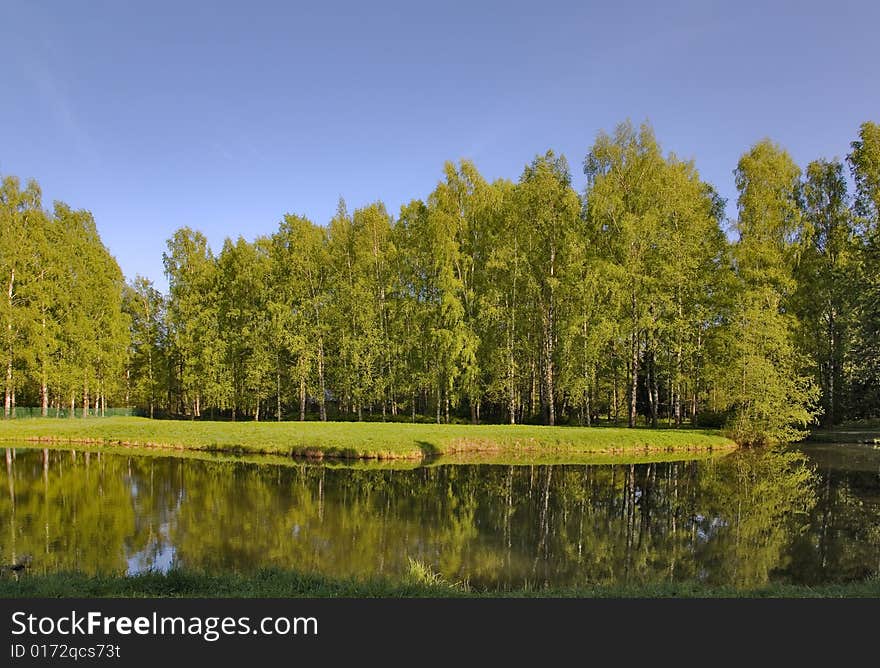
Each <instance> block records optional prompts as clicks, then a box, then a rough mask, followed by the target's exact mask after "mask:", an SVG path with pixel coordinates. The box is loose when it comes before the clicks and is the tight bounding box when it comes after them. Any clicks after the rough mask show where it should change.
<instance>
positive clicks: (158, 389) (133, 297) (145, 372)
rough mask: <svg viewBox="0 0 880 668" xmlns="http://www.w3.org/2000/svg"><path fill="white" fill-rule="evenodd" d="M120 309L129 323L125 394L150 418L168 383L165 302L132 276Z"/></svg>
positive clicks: (149, 284) (143, 280) (144, 280)
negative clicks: (142, 406)
mask: <svg viewBox="0 0 880 668" xmlns="http://www.w3.org/2000/svg"><path fill="white" fill-rule="evenodd" d="M123 308H124V310H125V312H126V313H127V314H128V317H129V319H130V321H131V351H130V353H129V362H128V369H127V374H126V377H127V380H128V381H129V382H128V387H127V391H126V395H127V398H128V397H130V398H131V399H132V400H134V401H135V402H136V403H137V404H139V405H146V406H147V410H148V411H149V416H150V418H152V417H154V416H155V412H156V408H157V406H158V405H159V404H160V402H161V395H162V389H163V388H164V387H165V386H166V383H167V378H166V374H165V355H166V349H165V347H166V337H167V332H166V314H165V299H164V297H163V296H162V293H160V292H159V291H158V290H157V289H156V288H155V287H154V286H153V282H152V281H150V280H149V279H147V278H144V277H143V276H135V278H134V281H132V283H131V284H130V285H128V286H126V290H125V297H124V300H123ZM126 403H129V402H128V401H126Z"/></svg>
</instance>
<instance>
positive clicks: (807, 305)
mask: <svg viewBox="0 0 880 668" xmlns="http://www.w3.org/2000/svg"><path fill="white" fill-rule="evenodd" d="M878 127H880V126H877V124H875V123H865V124H863V125H862V127H861V128H860V132H859V137H858V139H857V140H856V141H854V142H853V143H852V151H851V153H850V155H849V156H847V163H848V164H849V167H850V169H851V171H852V175H853V182H854V183H855V192H854V193H852V194H850V193H848V192H847V182H846V180H845V179H844V176H843V167H842V163H841V162H840V161H838V160H830V161H829V160H825V159H818V160H815V161H814V162H812V163H810V164H809V165H808V166H807V168H806V170H805V172H804V173H803V174H802V173H801V170H800V169H799V168H798V166H797V165H795V164H794V162H793V161H792V160H791V158H790V156H788V154H787V153H786V152H785V151H784V150H782V149H781V148H780V147H778V146H776V145H775V144H773V143H772V142H771V141H769V140H764V141H761V142H758V143H757V144H756V145H755V146H754V147H752V149H751V150H749V151H748V152H747V153H745V154H744V155H743V156H742V158H741V159H740V161H739V164H738V167H737V169H736V172H735V174H736V183H737V188H738V190H739V197H738V201H737V203H738V209H739V214H738V218H737V220H736V221H735V224H734V226H733V232H734V235H733V236H734V237H735V239H734V240H733V241H732V242H731V241H729V240H728V239H727V237H726V236H725V232H724V229H723V225H724V211H725V202H724V201H723V200H721V199H720V198H719V196H718V194H717V191H716V190H715V189H714V188H713V187H712V186H711V185H710V184H708V183H706V182H704V181H703V180H702V179H701V178H700V174H699V173H698V171H697V169H696V167H695V165H694V163H693V162H691V161H687V160H682V159H680V158H678V157H677V156H676V155H674V154H672V153H664V152H663V150H662V149H661V146H660V144H659V142H658V141H657V138H656V137H655V136H654V132H653V130H652V128H651V127H650V125H648V124H647V123H645V124H643V125H641V126H638V127H636V126H634V125H633V124H631V123H629V122H626V123H622V124H620V125H619V126H618V127H616V128H615V129H614V131H613V132H611V133H605V132H600V133H599V134H598V136H597V137H596V140H595V142H594V143H593V145H592V146H591V148H590V149H589V152H588V154H587V156H586V158H585V160H584V164H583V166H584V173H585V175H586V182H585V186H586V187H585V189H584V192H583V196H582V197H579V196H578V193H577V191H576V190H575V188H574V187H573V185H572V181H571V175H570V174H569V171H568V166H567V162H566V160H565V158H564V156H559V155H556V154H554V153H553V152H552V151H548V152H547V153H545V154H542V155H539V156H537V157H536V158H535V159H534V160H533V161H532V162H530V163H529V164H528V165H526V166H525V168H524V170H523V172H522V175H521V177H520V179H519V181H518V182H517V183H511V182H509V181H504V180H498V181H495V182H489V181H487V180H486V179H485V178H484V177H483V176H482V175H481V174H480V173H479V171H478V170H477V168H476V166H475V165H474V164H473V163H472V162H470V161H467V160H462V161H461V162H459V163H457V164H454V163H446V164H445V165H444V168H443V172H442V175H441V179H440V181H439V182H438V183H437V185H436V186H435V187H434V189H433V190H432V191H431V192H430V193H429V194H428V196H427V197H426V198H425V199H424V200H414V201H412V202H410V203H409V204H407V205H405V206H403V207H401V209H400V211H399V214H398V215H397V217H395V216H393V215H392V214H391V213H390V212H388V211H387V210H386V208H385V206H384V205H383V204H382V203H381V202H378V201H377V202H374V203H372V204H368V205H366V206H363V207H360V208H357V209H356V210H354V212H353V213H349V211H348V210H347V209H346V207H345V204H344V202H343V201H342V200H340V205H339V208H338V210H337V213H336V215H335V216H334V217H333V219H332V220H331V221H329V225H327V226H326V227H324V226H321V225H318V224H316V223H314V222H312V221H310V220H308V219H306V218H304V217H301V216H296V215H292V214H287V215H285V216H284V217H283V219H282V220H281V221H280V222H279V225H278V229H277V231H276V232H275V233H274V234H272V235H271V236H269V237H261V238H257V239H255V240H253V241H249V240H246V239H244V238H242V237H239V238H238V239H236V240H231V239H227V240H226V241H225V242H224V244H223V246H222V249H221V251H220V253H219V254H215V253H214V252H212V250H211V248H210V247H209V246H208V241H207V239H206V237H205V236H204V235H203V234H202V233H201V232H198V231H195V230H192V229H189V228H181V229H179V230H177V231H176V232H175V233H174V234H173V235H172V237H171V238H170V239H169V240H168V242H167V245H168V249H167V252H166V253H165V254H164V255H163V259H164V264H165V271H166V275H167V277H168V282H169V290H168V295H161V294H159V293H158V292H156V290H155V288H154V287H153V286H152V285H150V284H149V282H147V281H145V280H144V279H142V278H139V277H136V278H135V279H134V280H133V281H132V282H131V284H130V285H129V286H124V285H123V282H122V275H121V272H120V271H119V267H118V266H117V265H116V263H115V260H113V258H112V257H111V256H110V255H109V253H108V252H107V249H106V248H104V246H103V245H102V244H101V241H100V238H99V237H98V234H97V229H96V227H95V221H94V220H93V219H92V217H91V215H90V214H89V213H88V212H87V211H73V210H71V209H70V208H69V207H67V206H66V205H64V204H61V203H59V204H57V205H56V207H55V209H54V210H53V211H52V212H51V213H49V212H47V211H44V210H43V208H42V204H41V193H40V190H39V187H38V186H37V185H36V184H35V183H30V184H28V185H27V186H25V187H24V188H22V186H21V185H20V183H19V181H18V180H17V179H15V178H14V177H6V178H4V179H3V182H2V188H0V223H2V228H0V250H2V252H0V278H2V281H3V282H2V286H3V288H4V290H3V293H2V297H0V321H2V322H0V362H2V363H3V364H2V366H3V369H2V373H3V375H4V377H5V398H6V414H7V415H9V416H12V415H14V411H13V408H14V406H15V405H16V404H19V405H21V404H29V405H31V406H35V405H38V404H42V406H41V412H42V413H43V414H48V413H50V407H51V408H53V409H54V411H55V413H56V414H60V413H61V408H62V406H63V407H65V408H67V412H68V413H70V412H71V411H70V410H69V407H70V406H71V405H73V404H81V405H82V406H85V407H86V410H85V414H89V413H91V412H95V411H97V412H101V411H104V412H106V408H105V405H106V403H107V401H108V400H109V401H111V402H114V401H115V402H116V403H117V404H119V403H124V404H135V405H136V406H138V407H140V408H141V409H142V410H143V411H144V412H146V413H148V414H151V415H162V416H165V415H171V416H178V417H189V418H201V417H203V416H204V417H212V418H216V417H222V418H225V419H233V420H234V419H243V418H244V419H253V420H260V419H266V418H267V417H269V418H272V419H275V420H282V419H285V418H291V417H298V418H299V419H300V420H305V419H307V418H318V419H321V420H327V419H331V418H332V419H344V420H354V419H357V420H379V419H381V420H391V421H396V422H399V421H401V420H404V419H408V420H409V421H412V422H419V421H425V420H428V419H431V420H434V421H436V422H447V423H456V422H464V421H470V422H473V423H479V422H481V421H489V422H509V423H537V422H543V423H546V424H556V423H558V424H579V425H591V424H595V423H596V422H598V421H601V420H604V421H607V422H613V423H615V424H620V423H623V422H625V423H627V424H628V425H629V426H631V427H635V426H638V425H642V424H650V425H652V426H659V425H660V424H661V422H665V423H666V424H667V425H670V426H675V427H680V426H683V425H685V424H690V425H695V424H698V422H699V419H700V418H699V416H701V415H702V416H704V418H705V417H706V416H712V417H711V419H712V420H714V421H715V423H717V422H718V420H719V419H721V418H720V417H719V416H729V420H728V426H729V428H730V429H731V433H732V434H734V435H735V436H736V437H737V438H738V439H739V440H741V441H744V442H770V441H777V440H780V439H790V438H797V437H799V436H801V435H802V434H803V433H804V430H805V428H806V426H807V425H808V424H810V423H811V422H813V421H814V419H815V418H817V417H821V419H822V420H823V421H824V423H825V424H833V423H835V422H838V421H840V420H843V419H847V418H867V417H871V416H873V415H876V414H877V411H878V410H880V380H878V378H880V343H878V341H880V269H878V267H880V250H878V249H880V222H878V211H880V209H878V202H880V195H878V193H880V176H878V174H880V171H878V165H880V129H878ZM817 388H818V389H817ZM817 392H819V399H818V403H817ZM80 410H81V411H82V409H80Z"/></svg>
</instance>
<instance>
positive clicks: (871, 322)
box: [847, 123, 880, 417]
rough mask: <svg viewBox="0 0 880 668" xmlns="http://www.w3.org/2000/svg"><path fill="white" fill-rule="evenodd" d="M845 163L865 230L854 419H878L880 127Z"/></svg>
mask: <svg viewBox="0 0 880 668" xmlns="http://www.w3.org/2000/svg"><path fill="white" fill-rule="evenodd" d="M847 162H848V163H849V165H850V169H851V171H852V175H853V180H854V181H855V184H856V203H855V213H856V215H857V216H859V222H860V224H861V228H862V234H861V239H860V247H859V252H858V260H857V265H856V266H857V267H858V271H857V289H856V291H855V292H856V294H857V298H856V300H855V301H856V304H855V311H856V316H855V317H856V320H857V323H856V324H855V325H854V327H853V343H852V365H853V388H852V404H853V407H852V410H853V416H854V417H871V416H872V415H877V414H880V125H878V124H877V123H864V124H862V127H861V128H860V131H859V138H858V139H857V140H856V141H854V142H853V143H852V151H851V152H850V154H849V156H847Z"/></svg>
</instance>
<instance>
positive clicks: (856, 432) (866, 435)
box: [808, 418, 880, 445]
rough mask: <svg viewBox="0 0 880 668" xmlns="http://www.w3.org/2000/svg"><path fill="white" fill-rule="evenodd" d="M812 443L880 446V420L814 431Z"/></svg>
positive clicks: (860, 421)
mask: <svg viewBox="0 0 880 668" xmlns="http://www.w3.org/2000/svg"><path fill="white" fill-rule="evenodd" d="M808 440H810V441H815V442H817V443H867V444H871V445H880V418H874V419H871V420H856V421H853V422H844V423H843V424H839V425H835V426H833V427H829V428H822V429H814V430H813V431H812V432H811V433H810V437H809V439H808Z"/></svg>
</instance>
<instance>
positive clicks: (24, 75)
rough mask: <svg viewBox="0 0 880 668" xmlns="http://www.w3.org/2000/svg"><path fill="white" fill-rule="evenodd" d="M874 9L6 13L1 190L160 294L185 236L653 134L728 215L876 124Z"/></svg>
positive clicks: (418, 189)
mask: <svg viewBox="0 0 880 668" xmlns="http://www.w3.org/2000/svg"><path fill="white" fill-rule="evenodd" d="M878 25H880V2H875V1H873V0H868V1H863V2H847V1H845V0H844V1H841V0H837V1H835V2H821V3H813V2H712V1H708V0H707V1H703V2H700V1H694V2H666V3H655V2H628V1H620V2H615V3H607V2H564V3H563V2H558V3H557V2H552V1H549V0H544V1H541V2H534V1H533V2H528V3H520V2H503V3H502V2H479V1H477V0H471V1H470V2H457V1H454V0H453V1H445V2H431V3H417V2H397V3H390V2H380V1H378V0H377V1H375V2H355V3H339V2H321V3H317V2H316V3H304V4H302V5H298V4H297V3H293V2H259V1H256V0H254V1H249V2H246V3H245V2H237V3H224V2H210V3H209V2H202V3H195V2H183V1H179V2H164V1H153V2H112V1H108V2H99V1H94V2H46V1H44V0H27V1H26V2H23V1H19V0H11V1H10V0H2V9H0V59H2V63H3V77H2V79H3V85H2V87H0V174H16V175H18V176H21V177H24V178H27V177H34V178H36V179H37V180H38V181H39V182H40V184H41V186H42V188H43V193H44V199H45V203H46V204H47V205H50V204H51V202H52V201H53V200H55V199H60V200H63V201H66V202H68V203H69V204H71V205H72V206H75V207H82V208H87V209H89V210H91V211H92V212H93V213H94V215H95V218H96V221H97V224H98V229H99V231H100V233H101V235H102V238H103V239H104V242H105V244H106V245H107V246H108V247H109V248H110V250H111V252H112V253H113V254H114V255H115V256H116V258H117V259H118V261H119V263H120V265H121V266H122V269H123V271H124V272H125V274H126V276H128V277H133V276H134V275H135V274H136V273H139V274H142V275H145V276H147V277H149V278H151V279H153V280H154V281H156V284H157V286H159V287H160V288H162V289H164V288H165V287H166V281H165V279H164V276H163V275H162V252H163V250H165V240H166V239H167V238H168V237H169V236H170V235H171V233H172V232H173V231H174V230H175V229H176V228H178V227H180V226H183V225H189V226H190V227H194V228H197V229H200V230H202V231H203V232H205V234H206V235H207V236H208V239H209V240H210V242H211V245H212V247H213V248H214V249H215V250H219V248H220V247H221V245H222V243H223V239H224V238H225V237H227V236H233V237H235V236H238V235H239V234H241V235H243V236H245V237H246V238H248V239H252V238H253V237H255V236H257V235H260V234H268V233H271V232H272V231H273V230H274V229H275V228H276V226H277V223H278V221H279V220H280V218H281V216H282V215H283V214H284V213H285V212H292V213H300V214H304V215H307V216H309V217H310V218H311V219H312V220H314V221H316V222H318V223H321V224H325V223H326V222H327V221H328V220H329V218H330V217H331V216H332V214H333V211H334V210H335V208H336V202H337V199H338V198H339V197H340V196H343V197H345V199H346V201H347V203H348V205H349V209H350V210H351V209H353V208H355V207H358V206H362V205H364V204H367V203H369V202H371V201H374V200H376V199H381V200H383V201H384V202H385V203H386V205H387V206H388V208H389V211H391V212H392V213H393V214H396V213H397V212H398V210H399V207H400V205H401V204H402V203H405V202H408V201H409V200H410V199H413V198H417V197H419V198H421V197H425V196H427V194H428V193H429V192H430V191H431V190H432V188H433V187H434V185H435V184H436V182H437V181H438V179H439V178H440V176H441V170H442V165H443V162H444V161H445V160H458V159H460V158H470V159H472V160H474V161H475V163H476V164H477V166H478V167H479V169H480V171H481V172H482V173H483V175H484V176H485V177H487V178H489V179H494V178H497V177H506V178H510V179H516V178H518V177H519V174H520V173H521V171H522V168H523V165H524V164H525V163H526V162H528V161H529V160H530V159H531V158H532V157H533V156H534V155H535V154H536V153H542V152H544V151H545V150H547V149H548V148H553V149H554V150H556V151H558V152H562V153H564V154H565V155H566V156H567V158H568V160H569V163H570V165H571V168H572V173H573V176H574V182H575V185H576V186H577V187H578V189H581V190H582V189H583V185H584V184H583V181H584V179H583V174H582V170H581V163H582V161H583V158H584V155H585V154H586V152H587V150H588V148H589V146H590V145H591V144H592V142H593V140H594V138H595V135H596V133H597V132H598V131H599V130H602V129H606V130H610V129H613V127H614V125H615V124H616V123H618V122H619V121H621V120H624V119H626V118H631V119H633V120H634V121H635V122H640V121H642V120H645V119H648V120H650V121H651V123H652V124H653V125H654V128H655V130H656V132H657V135H658V137H659V139H660V141H661V143H662V145H663V147H664V149H665V150H667V151H674V152H675V153H676V154H678V155H679V156H682V157H687V158H693V159H694V160H695V161H696V164H697V166H698V168H699V170H700V172H701V174H702V176H703V178H704V179H706V180H708V181H710V182H712V183H714V184H715V185H716V187H717V188H718V189H719V191H720V192H721V194H722V195H723V196H725V197H727V198H729V205H728V211H729V213H730V214H733V213H734V206H733V205H734V203H735V191H734V186H733V175H732V170H733V168H734V167H735V165H736V161H737V158H738V157H739V155H740V154H741V153H742V152H743V151H744V150H746V149H747V148H748V147H749V146H750V145H751V144H752V143H754V142H755V141H757V140H759V139H761V138H763V137H770V138H772V139H774V140H775V141H778V142H779V143H781V144H782V145H783V146H785V147H786V148H787V149H788V150H789V151H790V152H791V154H792V155H793V157H794V158H795V160H796V161H797V162H798V163H799V164H801V165H805V164H806V163H807V162H809V161H810V160H812V159H814V158H817V157H822V156H824V157H834V156H840V157H843V156H844V155H845V154H846V152H847V150H848V147H849V142H850V141H852V140H853V139H854V138H855V136H856V132H857V130H858V126H859V124H860V123H861V122H863V121H865V120H875V121H880V55H878V54H880V51H878V47H877V28H878Z"/></svg>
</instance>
